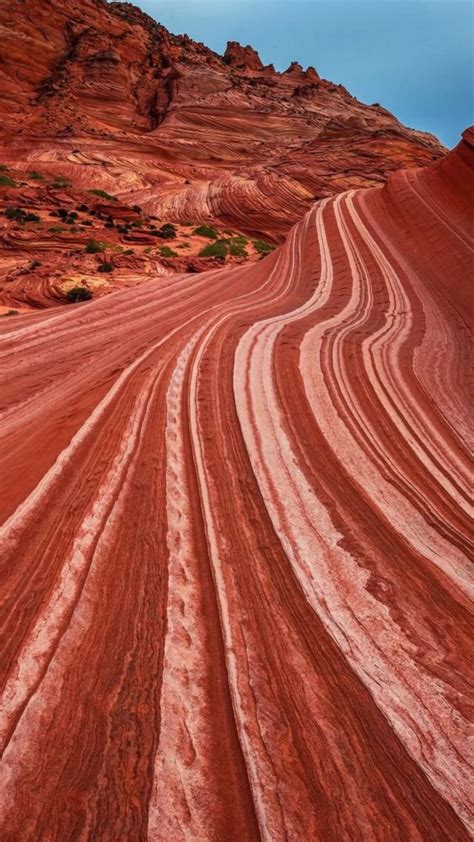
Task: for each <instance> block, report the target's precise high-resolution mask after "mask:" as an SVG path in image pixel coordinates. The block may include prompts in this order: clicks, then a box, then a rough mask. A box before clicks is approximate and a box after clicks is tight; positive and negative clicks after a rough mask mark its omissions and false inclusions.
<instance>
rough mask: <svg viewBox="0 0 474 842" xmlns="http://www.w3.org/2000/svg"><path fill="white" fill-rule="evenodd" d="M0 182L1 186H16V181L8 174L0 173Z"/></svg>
mask: <svg viewBox="0 0 474 842" xmlns="http://www.w3.org/2000/svg"><path fill="white" fill-rule="evenodd" d="M0 184H1V185H2V187H16V182H15V181H14V180H13V178H10V176H9V175H0Z"/></svg>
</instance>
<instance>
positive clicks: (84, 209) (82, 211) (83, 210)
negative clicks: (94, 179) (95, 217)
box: [77, 204, 89, 213]
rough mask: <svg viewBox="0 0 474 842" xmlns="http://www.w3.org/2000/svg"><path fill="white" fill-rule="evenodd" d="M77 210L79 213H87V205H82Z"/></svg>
mask: <svg viewBox="0 0 474 842" xmlns="http://www.w3.org/2000/svg"><path fill="white" fill-rule="evenodd" d="M77 209H78V211H79V213H87V212H88V211H89V205H84V204H82V205H78V206H77Z"/></svg>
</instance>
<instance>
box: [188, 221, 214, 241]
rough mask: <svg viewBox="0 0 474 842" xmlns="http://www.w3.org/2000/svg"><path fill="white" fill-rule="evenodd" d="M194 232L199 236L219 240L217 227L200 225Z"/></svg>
mask: <svg viewBox="0 0 474 842" xmlns="http://www.w3.org/2000/svg"><path fill="white" fill-rule="evenodd" d="M193 234H197V236H198V237H208V238H209V239H210V240H217V237H218V234H217V231H216V229H215V228H212V227H211V226H210V225H198V227H197V228H195V229H194V231H193Z"/></svg>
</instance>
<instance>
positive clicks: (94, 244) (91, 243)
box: [85, 238, 107, 254]
mask: <svg viewBox="0 0 474 842" xmlns="http://www.w3.org/2000/svg"><path fill="white" fill-rule="evenodd" d="M106 248H107V243H100V242H99V241H98V240H94V239H93V238H92V239H91V240H88V241H87V244H86V249H85V250H86V253H87V254H99V252H101V251H105V249H106Z"/></svg>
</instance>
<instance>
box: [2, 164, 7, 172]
mask: <svg viewBox="0 0 474 842" xmlns="http://www.w3.org/2000/svg"><path fill="white" fill-rule="evenodd" d="M8 169H9V167H7V165H6V164H0V172H7V170H8Z"/></svg>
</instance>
